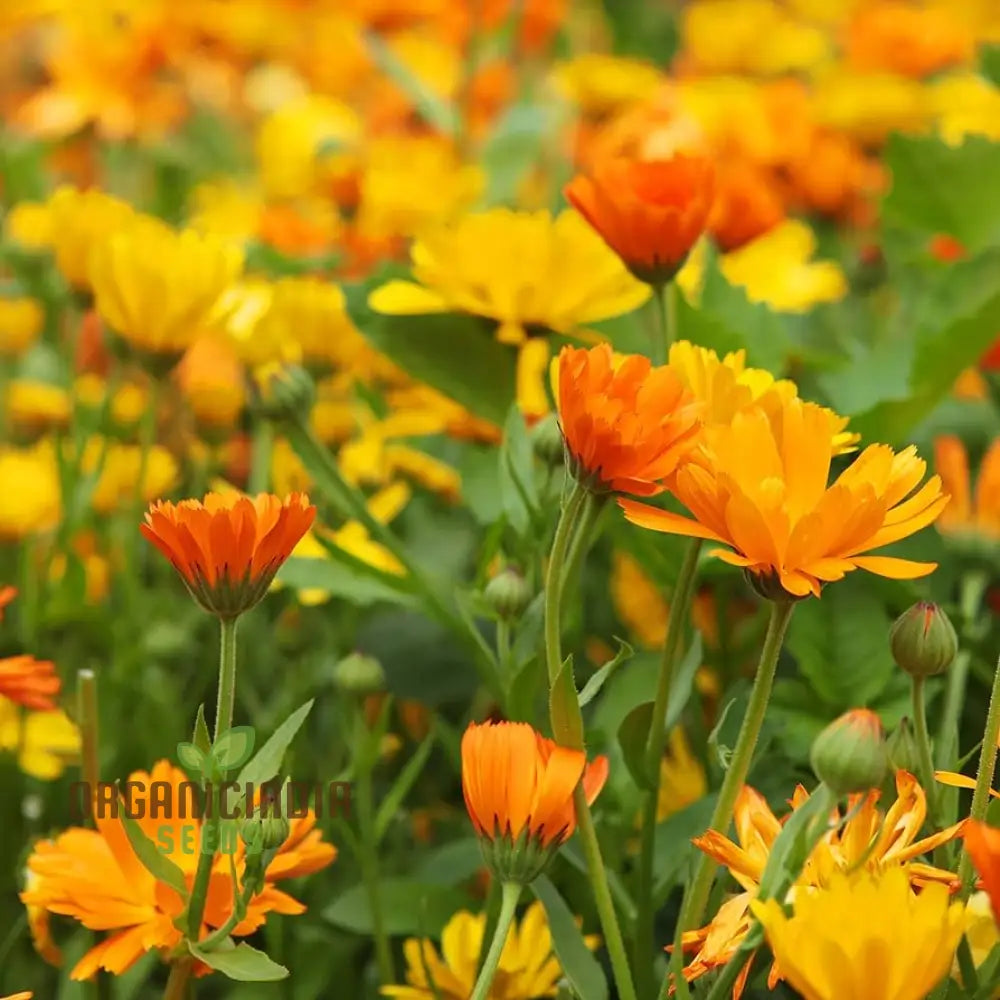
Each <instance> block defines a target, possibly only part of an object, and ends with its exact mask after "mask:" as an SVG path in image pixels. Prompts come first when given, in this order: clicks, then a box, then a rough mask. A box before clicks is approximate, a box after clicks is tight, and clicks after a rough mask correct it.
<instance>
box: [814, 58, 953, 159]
mask: <svg viewBox="0 0 1000 1000" xmlns="http://www.w3.org/2000/svg"><path fill="white" fill-rule="evenodd" d="M927 93H928V92H927V88H926V86H925V85H924V84H923V83H921V82H920V81H919V80H911V79H910V78H908V77H905V76H898V75H896V74H894V73H860V72H857V71H855V70H850V69H837V70H834V71H831V72H830V73H826V74H824V75H823V76H822V77H821V78H820V79H819V80H817V82H816V89H815V93H814V97H813V108H814V111H815V114H816V119H817V121H818V122H819V123H820V124H821V125H826V126H829V127H830V128H832V129H835V130H837V131H838V132H846V133H847V134H848V135H850V136H852V137H853V138H856V139H858V140H860V141H861V142H864V143H880V142H883V141H884V140H885V138H886V137H887V136H888V135H889V133H890V132H894V131H900V132H917V131H920V130H922V129H924V128H926V127H927V126H928V125H929V124H930V122H931V119H932V117H933V108H932V106H931V102H930V101H929V100H928V97H927Z"/></svg>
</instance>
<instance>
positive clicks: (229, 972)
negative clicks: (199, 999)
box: [188, 939, 288, 983]
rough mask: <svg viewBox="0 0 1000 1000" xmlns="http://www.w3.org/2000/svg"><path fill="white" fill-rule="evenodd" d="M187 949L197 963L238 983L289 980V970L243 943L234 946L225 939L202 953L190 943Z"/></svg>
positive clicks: (200, 949)
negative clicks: (202, 963)
mask: <svg viewBox="0 0 1000 1000" xmlns="http://www.w3.org/2000/svg"><path fill="white" fill-rule="evenodd" d="M188 948H189V949H190V951H191V954H192V955H194V957H195V958H197V959H198V961H199V962H204V963H205V964H206V965H207V966H208V967H209V968H211V969H215V971H216V972H221V973H222V974H223V975H224V976H228V977H229V978H230V979H235V980H237V982H242V983H273V982H277V981H278V980H279V979H287V978H288V969H286V968H285V967H284V966H283V965H278V963H277V962H275V961H273V960H272V959H271V958H269V957H268V956H267V955H265V954H264V952H262V951H258V950H257V949H256V948H251V947H250V945H248V944H247V943H246V942H240V944H233V942H232V941H231V940H228V939H227V943H225V944H220V945H219V946H218V947H217V948H213V949H212V950H211V951H205V950H204V949H202V948H199V947H198V946H197V945H195V944H193V943H192V942H190V941H189V942H188Z"/></svg>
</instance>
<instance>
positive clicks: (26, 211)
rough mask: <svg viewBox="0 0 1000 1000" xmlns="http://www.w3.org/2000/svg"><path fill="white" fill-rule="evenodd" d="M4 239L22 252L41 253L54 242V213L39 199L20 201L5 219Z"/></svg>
mask: <svg viewBox="0 0 1000 1000" xmlns="http://www.w3.org/2000/svg"><path fill="white" fill-rule="evenodd" d="M3 235H4V239H5V240H6V241H7V242H8V243H11V244H13V245H14V246H16V247H17V249H18V250H20V251H21V253H41V252H42V251H44V250H47V249H48V248H49V247H51V246H52V244H53V239H52V213H51V211H49V206H48V205H47V204H45V203H43V202H39V201H19V202H18V203H17V204H16V205H13V206H12V207H11V209H10V211H9V212H8V213H7V214H6V215H5V216H4V220H3Z"/></svg>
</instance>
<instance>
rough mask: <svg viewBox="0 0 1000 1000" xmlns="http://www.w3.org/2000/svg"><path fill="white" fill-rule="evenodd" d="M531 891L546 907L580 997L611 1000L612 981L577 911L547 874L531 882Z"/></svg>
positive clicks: (565, 967) (564, 967)
mask: <svg viewBox="0 0 1000 1000" xmlns="http://www.w3.org/2000/svg"><path fill="white" fill-rule="evenodd" d="M531 891H532V892H533V893H534V894H535V898H536V899H537V900H538V901H539V902H540V903H541V904H542V906H544V907H545V915H546V916H547V917H548V921H549V930H550V931H551V933H552V948H553V950H554V951H555V953H556V958H558V959H559V964H560V965H561V966H562V970H563V975H565V977H566V978H567V979H568V980H569V981H570V984H571V985H572V987H573V989H574V990H575V991H576V995H577V996H578V997H579V998H580V1000H607V998H608V982H607V980H606V979H605V978H604V972H603V971H602V969H601V965H600V963H599V962H598V961H597V959H596V958H594V956H593V954H592V953H591V951H590V949H589V948H588V947H587V945H586V943H585V942H584V940H583V934H582V933H581V931H580V928H579V927H578V926H577V923H576V918H575V917H574V916H573V911H572V910H571V909H570V908H569V907H568V906H567V905H566V902H565V900H564V899H563V898H562V896H560V895H559V891H558V890H557V889H556V887H555V886H554V885H553V884H552V882H551V881H550V879H549V878H548V876H547V875H542V876H540V877H539V878H537V879H535V881H534V882H532V883H531Z"/></svg>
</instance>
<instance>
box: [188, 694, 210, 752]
mask: <svg viewBox="0 0 1000 1000" xmlns="http://www.w3.org/2000/svg"><path fill="white" fill-rule="evenodd" d="M191 742H192V743H194V745H195V746H196V747H197V748H198V749H199V750H200V751H201V752H202V753H203V754H205V753H208V751H209V750H211V749H212V734H211V733H209V731H208V723H207V722H205V706H204V704H201V705H199V706H198V714H197V715H196V716H195V717H194V734H193V735H192V737H191Z"/></svg>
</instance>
